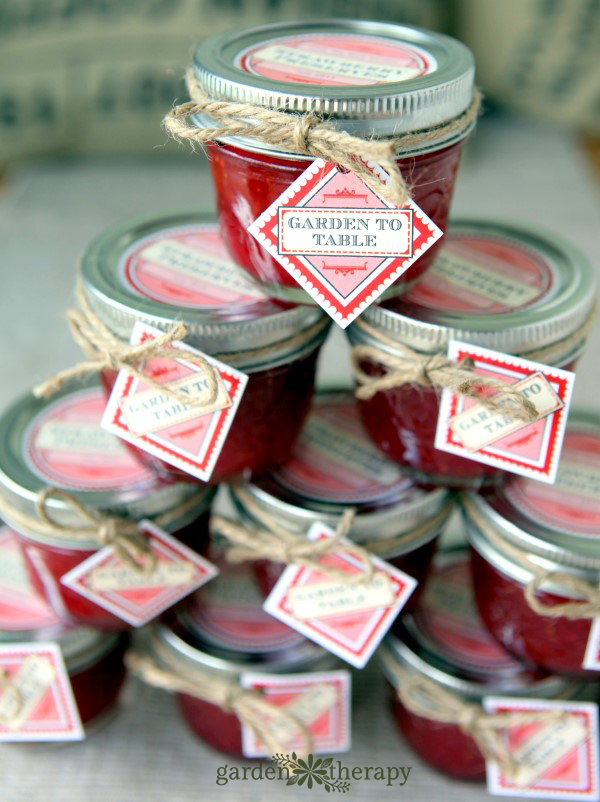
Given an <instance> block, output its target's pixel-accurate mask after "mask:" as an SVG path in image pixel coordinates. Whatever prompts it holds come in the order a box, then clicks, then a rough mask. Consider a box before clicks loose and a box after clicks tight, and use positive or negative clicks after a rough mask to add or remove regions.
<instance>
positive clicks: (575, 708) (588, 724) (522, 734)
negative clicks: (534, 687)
mask: <svg viewBox="0 0 600 802" xmlns="http://www.w3.org/2000/svg"><path fill="white" fill-rule="evenodd" d="M484 708H485V710H486V711H487V712H488V713H490V714H492V715H493V714H496V713H537V712H538V711H548V712H549V713H551V712H552V711H556V712H557V713H560V712H562V713H563V714H564V715H563V716H562V717H560V718H553V719H549V720H548V721H546V722H544V721H540V722H536V723H530V724H527V725H524V726H523V725H521V726H517V727H514V726H513V727H509V728H507V729H506V730H505V731H504V734H503V737H504V740H505V745H506V747H507V749H508V752H509V754H510V756H511V758H512V759H513V762H514V765H515V770H514V772H513V773H512V774H511V776H510V777H508V776H506V775H505V773H504V772H503V771H502V769H501V768H500V766H499V765H498V764H497V763H496V762H494V761H491V760H488V761H487V782H488V791H489V793H490V794H494V795H495V796H510V797H515V796H518V797H531V798H537V799H564V800H577V799H580V800H586V799H587V800H590V799H591V800H599V799H600V784H599V778H598V746H599V744H598V707H597V705H595V704H591V703H587V702H563V701H556V700H542V699H503V698H496V697H494V698H492V697H488V698H486V699H484Z"/></svg>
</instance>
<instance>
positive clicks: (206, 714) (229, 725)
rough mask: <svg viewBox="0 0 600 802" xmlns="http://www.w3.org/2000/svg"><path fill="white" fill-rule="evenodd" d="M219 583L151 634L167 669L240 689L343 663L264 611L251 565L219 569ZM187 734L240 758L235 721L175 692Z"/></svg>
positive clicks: (219, 710) (154, 650) (202, 681)
mask: <svg viewBox="0 0 600 802" xmlns="http://www.w3.org/2000/svg"><path fill="white" fill-rule="evenodd" d="M220 569H221V572H220V574H219V576H218V577H217V578H216V579H215V580H212V581H211V582H209V583H208V584H207V585H205V586H204V587H203V588H201V589H200V590H199V591H198V592H197V593H196V594H195V595H194V596H192V597H190V599H188V600H187V601H186V602H184V603H183V604H182V605H180V606H179V607H177V608H176V609H175V610H173V611H171V613H169V614H168V615H167V616H166V617H165V618H164V620H163V621H162V622H161V623H160V624H157V625H155V626H154V627H153V630H152V636H151V644H150V648H151V651H152V653H153V656H154V658H155V659H156V660H157V662H158V663H159V664H160V665H161V666H162V667H163V668H165V669H168V670H170V671H171V672H173V673H175V674H176V675H178V676H182V677H186V678H187V679H188V680H190V681H192V682H196V683H198V686H199V688H201V687H202V685H203V684H205V683H206V682H208V681H210V678H211V677H214V678H216V679H221V680H224V681H228V682H231V683H233V684H234V685H235V686H237V685H239V683H240V680H241V676H242V674H243V673H244V672H248V671H249V672H258V673H260V674H295V675H301V674H302V673H303V672H308V671H311V672H312V671H327V670H328V669H331V668H334V667H337V666H338V665H339V661H338V660H337V658H335V657H334V656H333V655H331V654H329V653H328V652H325V651H324V650H323V649H321V648H320V647H319V646H316V645H315V644H313V643H312V642H310V641H308V640H306V638H304V637H303V636H302V635H300V634H298V633H297V632H295V631H294V630H292V629H290V628H289V627H287V626H285V625H284V624H282V623H280V622H279V621H277V620H276V619H275V618H273V617H272V616H270V615H268V614H267V613H265V612H264V611H263V610H262V596H261V594H260V592H259V590H258V588H257V586H256V581H255V578H254V575H253V573H252V572H251V571H250V569H249V566H248V565H247V564H243V563H242V564H239V565H230V564H229V563H225V562H222V564H221V565H220ZM177 701H178V705H179V708H180V710H181V714H182V716H183V718H184V720H185V721H186V723H187V725H188V726H189V728H190V730H191V731H192V732H193V733H194V734H195V735H196V736H197V737H198V738H200V739H201V740H202V741H204V742H205V743H207V744H208V745H209V746H211V747H212V748H213V749H217V750H219V751H221V752H225V753H227V754H230V755H233V756H236V757H243V755H244V752H243V749H242V726H241V723H240V720H239V719H238V717H237V715H236V714H235V713H233V712H231V711H228V710H224V709H223V708H222V707H220V706H219V705H218V704H216V703H213V702H212V701H209V700H207V699H204V698H199V697H198V696H194V695H191V694H188V693H178V694H177Z"/></svg>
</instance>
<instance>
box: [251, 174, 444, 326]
mask: <svg viewBox="0 0 600 802" xmlns="http://www.w3.org/2000/svg"><path fill="white" fill-rule="evenodd" d="M368 166H369V168H370V169H371V170H372V171H373V173H374V174H376V175H378V176H380V177H382V178H383V179H384V180H385V179H386V178H387V174H386V173H385V172H384V171H383V170H382V169H381V167H379V165H377V164H375V163H373V162H368ZM338 175H343V173H342V172H341V171H340V170H338V168H337V167H336V165H334V164H332V163H331V162H326V161H324V160H323V159H316V160H315V161H314V162H313V163H312V164H311V165H310V166H309V167H308V168H307V169H306V170H305V171H304V172H303V173H302V175H301V176H299V177H298V178H297V179H296V181H294V183H293V184H291V185H290V186H289V187H288V189H287V190H286V191H285V192H283V193H282V194H281V195H280V196H279V197H278V198H277V200H275V201H274V202H273V203H272V204H271V205H270V206H269V208H268V209H266V210H265V211H264V212H263V213H262V214H261V215H260V217H258V218H257V219H256V220H255V221H254V222H253V223H252V224H251V225H250V226H248V231H249V233H250V234H252V236H253V237H255V239H256V240H257V241H258V242H259V243H260V244H261V245H262V246H263V247H264V248H265V249H266V250H267V251H268V252H269V254H270V255H271V256H272V257H273V258H274V259H275V260H276V261H277V262H279V264H281V266H282V267H283V268H284V269H285V270H286V271H287V272H288V273H289V274H290V275H291V276H292V277H293V278H294V279H295V281H297V282H298V284H299V285H300V286H301V287H302V288H303V289H304V290H305V291H306V292H307V293H308V294H309V295H310V296H311V298H313V299H314V300H315V301H316V302H317V303H318V304H319V305H320V306H321V307H322V308H323V309H324V310H325V312H327V314H328V315H330V316H331V317H332V318H333V320H334V321H335V322H336V323H337V324H338V326H340V327H341V328H343V329H345V328H346V326H348V325H349V324H350V323H352V321H353V320H355V319H356V318H357V317H358V315H360V314H361V312H364V310H365V309H366V308H367V307H368V306H369V305H370V304H371V303H373V301H375V300H376V299H377V298H378V297H379V296H380V295H381V294H382V293H383V292H384V291H385V290H386V289H387V288H388V287H389V286H390V285H391V284H393V283H394V281H396V279H397V278H399V277H400V276H401V275H402V274H403V273H405V272H406V270H408V268H409V267H410V266H411V265H412V264H413V263H414V262H415V261H416V260H417V259H418V258H419V257H420V256H422V255H423V254H424V253H425V251H427V250H428V249H429V248H431V246H432V245H434V244H435V243H436V242H437V240H438V239H440V237H441V236H443V232H442V231H441V230H440V229H439V228H438V227H437V226H436V225H435V223H434V222H433V221H432V220H430V219H429V217H427V215H426V214H425V213H424V212H423V210H422V209H420V208H419V207H418V206H417V205H416V204H415V203H414V202H413V201H409V202H408V203H406V204H405V205H404V206H403V207H401V208H399V207H396V206H394V205H393V204H391V203H389V202H388V201H386V200H385V198H382V197H381V196H380V195H379V194H378V193H377V192H375V191H374V190H372V189H371V188H370V187H367V186H366V184H364V183H363V182H362V181H361V182H360V183H361V184H362V186H364V187H365V193H366V194H365V195H362V194H361V193H360V192H359V193H355V194H356V202H355V205H351V204H352V203H353V200H352V199H349V198H348V196H346V197H345V199H344V203H343V209H340V210H339V211H341V212H342V211H343V213H344V215H345V216H347V212H348V210H352V209H357V210H361V212H362V217H364V216H365V215H364V212H365V210H368V211H369V212H370V213H372V212H374V211H378V212H380V213H381V215H384V216H386V217H390V216H395V217H398V218H402V219H403V221H404V226H405V229H406V231H407V235H406V236H408V244H407V243H406V242H404V243H403V244H402V243H400V240H401V239H406V236H405V237H403V238H399V243H400V246H401V247H400V250H399V252H398V254H393V255H389V251H386V253H387V254H388V255H381V256H379V257H377V256H376V257H373V256H370V255H369V254H368V253H367V255H366V258H368V259H371V260H374V261H376V260H377V258H380V260H381V261H380V262H379V264H377V265H373V266H372V268H371V270H370V271H369V272H368V274H367V277H366V279H365V280H364V281H362V282H361V283H360V284H358V285H357V286H356V288H355V289H353V290H351V291H350V292H349V293H348V294H347V295H346V296H344V295H342V294H341V293H339V292H338V291H336V288H335V287H334V286H333V284H330V283H328V282H327V281H326V280H325V278H324V277H323V275H322V274H321V273H320V272H319V270H318V269H317V268H315V266H314V265H313V264H312V263H311V262H310V261H309V260H308V258H307V256H310V255H312V252H311V254H307V252H306V249H305V250H304V252H303V254H300V253H298V254H294V253H289V252H287V253H285V254H284V253H282V250H283V248H282V243H281V242H280V233H279V220H280V219H281V214H282V209H286V208H289V207H292V208H297V209H299V210H300V209H304V208H305V207H306V205H307V204H308V202H309V201H312V200H314V199H315V197H316V196H317V195H318V194H320V193H322V192H323V190H324V189H325V188H326V185H327V184H329V183H330V182H331V181H332V180H333V179H334V178H336V177H337V176H338ZM353 180H354V181H357V180H358V179H356V176H354V177H353ZM369 195H370V196H374V198H375V199H376V201H377V206H376V207H375V208H373V207H372V206H371V207H369V206H368V205H367V201H366V198H367V197H368V196H369ZM330 197H331V204H332V205H331V206H326V205H323V206H322V207H321V206H312V205H311V207H310V209H311V211H313V210H314V211H315V212H318V211H322V212H323V214H331V213H332V211H335V210H336V208H337V207H336V201H337V200H338V198H339V197H340V196H339V195H337V194H336V193H333V194H332V195H331V196H330ZM389 210H393V212H394V215H390V211H389ZM386 242H388V244H389V238H387V239H386ZM366 247H367V246H366V245H362V246H359V245H350V246H347V247H345V248H344V251H343V255H344V256H346V257H349V258H352V259H354V258H357V257H360V258H365V253H366V251H365V248H366ZM361 248H362V250H361ZM372 250H373V249H372ZM373 252H375V251H373ZM317 253H318V254H322V253H323V251H322V250H318V249H315V254H317ZM382 253H383V252H382ZM329 254H330V256H332V257H334V258H335V257H339V256H341V255H342V251H341V250H339V249H337V250H336V252H333V251H330V252H329ZM337 265H338V266H339V263H337ZM352 266H354V267H356V265H354V264H353V265H352ZM343 269H349V268H343ZM359 269H361V270H362V269H364V268H359Z"/></svg>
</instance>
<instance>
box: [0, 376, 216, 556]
mask: <svg viewBox="0 0 600 802" xmlns="http://www.w3.org/2000/svg"><path fill="white" fill-rule="evenodd" d="M105 405H106V398H105V395H104V392H103V390H102V388H101V387H100V385H99V384H98V383H97V381H96V379H92V378H90V379H87V380H86V381H85V382H77V383H76V384H75V383H68V384H66V385H65V386H64V387H63V388H62V389H61V390H60V391H59V392H58V393H56V395H54V396H53V397H52V398H51V399H49V400H43V399H38V398H36V397H35V396H34V395H33V394H31V393H29V394H27V395H25V396H22V397H21V398H19V399H18V400H17V401H16V402H15V403H13V405H12V406H10V407H9V408H8V409H7V410H5V411H4V413H3V414H2V415H0V497H2V498H4V499H5V501H6V502H7V503H8V504H9V505H11V506H13V507H15V509H16V510H18V511H19V512H21V513H24V514H26V515H29V516H35V514H36V498H37V494H38V493H39V492H40V491H41V490H43V489H44V488H45V487H48V486H52V487H58V488H61V489H64V490H66V491H68V492H69V493H72V494H73V495H74V496H75V497H76V498H77V499H78V500H79V501H80V502H82V503H83V504H85V505H87V506H90V507H92V508H95V509H99V510H102V511H103V512H105V513H106V514H109V515H120V516H123V517H129V518H133V519H135V520H140V519H142V518H152V517H155V516H157V515H159V514H161V513H166V512H168V511H169V510H173V509H175V508H176V507H177V506H179V505H180V504H182V503H183V502H184V501H186V500H187V499H191V497H192V496H197V497H198V504H197V506H196V505H194V506H193V508H191V509H190V510H189V511H188V512H187V513H186V516H185V521H184V520H183V519H182V520H181V521H179V520H178V521H176V522H174V523H173V527H166V528H178V527H179V526H183V525H184V523H189V522H191V521H192V520H194V518H196V517H197V516H198V515H200V514H201V513H202V512H203V511H204V510H205V509H207V508H208V506H209V505H210V502H211V500H212V498H213V496H214V493H215V490H214V489H213V488H206V489H204V490H202V489H201V487H200V486H199V485H198V483H197V482H185V481H172V482H166V481H164V480H161V479H159V478H158V477H157V476H156V475H155V474H154V473H153V472H152V471H150V470H149V469H147V468H145V467H143V466H141V465H140V463H139V462H138V461H137V460H136V459H135V457H134V456H133V454H132V453H131V452H130V451H129V449H128V448H127V446H126V445H125V444H124V443H123V442H122V441H121V440H120V439H119V438H117V437H115V436H114V435H112V434H110V433H109V432H106V431H105V430H104V429H101V428H100V420H101V417H102V414H103V411H104V407H105ZM48 508H49V510H50V511H51V516H52V518H53V519H55V520H56V521H57V522H58V523H61V524H64V525H66V526H69V525H70V526H76V525H81V518H80V516H79V515H78V514H77V513H76V512H75V511H74V510H73V509H72V508H71V507H70V506H69V505H68V504H67V503H66V502H65V501H62V500H60V499H58V498H51V499H49V501H48ZM8 523H13V524H14V525H15V526H16V522H11V521H8ZM176 524H177V526H176ZM16 528H17V529H18V528H19V527H16ZM22 534H24V535H29V536H32V537H34V538H35V539H36V540H44V541H46V542H52V543H55V544H56V545H60V546H62V547H65V548H72V549H83V550H90V549H96V548H98V543H97V542H96V541H94V540H93V539H90V540H84V539H82V538H77V539H73V538H68V537H67V536H66V535H65V537H64V538H63V537H61V538H60V541H58V542H57V538H56V536H51V535H48V534H44V532H43V529H40V531H39V532H33V531H27V532H23V533H22Z"/></svg>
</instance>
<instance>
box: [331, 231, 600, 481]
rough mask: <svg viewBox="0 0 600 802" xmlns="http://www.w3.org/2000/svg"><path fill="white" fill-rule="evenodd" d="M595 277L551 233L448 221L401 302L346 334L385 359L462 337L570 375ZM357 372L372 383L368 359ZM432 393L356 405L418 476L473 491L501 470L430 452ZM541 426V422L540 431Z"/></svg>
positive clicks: (407, 391) (392, 395)
mask: <svg viewBox="0 0 600 802" xmlns="http://www.w3.org/2000/svg"><path fill="white" fill-rule="evenodd" d="M595 286H596V283H595V276H594V272H593V270H592V267H591V265H590V264H589V263H588V262H587V261H586V259H585V258H584V257H583V255H582V254H581V253H580V252H579V251H577V250H576V249H575V248H573V247H572V246H571V245H569V244H568V243H566V242H564V241H563V240H560V239H558V238H557V237H555V236H554V234H550V233H548V232H544V231H537V230H534V229H531V228H529V227H528V228H522V227H520V226H518V225H516V224H515V225H513V224H511V223H492V222H486V221H475V220H470V221H462V222H456V223H453V224H452V226H451V227H450V232H449V234H448V236H447V237H446V238H445V243H444V246H443V248H442V250H441V252H440V254H439V256H438V258H437V259H436V262H435V264H434V265H433V266H432V268H431V270H430V271H429V272H428V273H427V275H426V276H424V277H423V279H422V280H421V281H419V282H418V283H417V284H416V285H415V287H414V288H413V289H411V290H410V292H409V293H408V294H407V295H406V296H404V297H403V298H402V299H398V300H393V301H388V302H386V303H385V305H382V306H377V307H376V306H374V305H373V306H371V307H369V308H368V309H367V310H365V312H364V313H363V314H362V315H361V318H360V319H359V320H357V321H356V322H355V323H354V324H353V325H351V326H349V327H348V329H347V330H346V331H347V334H348V337H349V339H350V342H351V343H352V345H370V346H375V347H376V348H378V349H380V350H381V351H382V352H384V353H386V354H389V355H391V356H392V357H394V356H396V357H398V356H400V353H399V351H397V350H395V344H396V343H397V345H398V348H402V347H408V348H410V349H411V350H413V351H414V352H416V354H417V356H423V358H424V359H425V358H426V357H428V356H434V355H445V354H446V353H447V348H448V344H449V342H450V341H451V340H461V341H463V342H467V343H471V344H474V345H480V346H484V347H486V348H491V349H494V350H498V351H501V352H503V353H508V354H516V355H518V356H522V357H525V358H531V359H533V360H536V361H540V362H542V363H544V364H548V365H552V366H555V367H565V368H573V366H574V363H575V360H576V359H577V357H578V356H579V355H580V354H581V352H582V350H583V348H584V346H585V343H586V339H587V334H588V333H589V332H588V326H587V324H588V323H589V319H590V316H591V313H592V307H593V305H594V297H595ZM360 367H361V369H362V370H363V371H364V372H365V373H366V374H368V375H369V376H373V377H378V376H383V375H385V373H386V368H385V367H384V366H383V365H382V364H380V363H378V362H376V361H372V360H371V359H365V360H361V362H360ZM439 395H440V392H439V389H438V388H436V387H434V386H432V385H430V384H429V385H427V386H425V385H422V384H416V383H412V382H407V383H404V384H398V385H397V386H394V387H392V388H390V389H387V390H383V391H380V392H377V393H375V394H374V395H373V396H372V397H371V398H369V399H368V400H360V401H359V406H360V410H361V415H362V419H363V422H364V424H365V426H366V429H367V431H368V432H369V434H370V436H371V437H372V439H373V441H374V442H375V443H376V444H377V445H378V446H379V448H381V449H382V451H384V453H386V454H387V455H388V456H389V457H390V458H392V459H395V460H397V461H398V462H399V463H401V464H402V465H403V466H404V467H405V468H406V469H407V470H410V471H412V472H413V473H414V474H415V475H416V476H417V477H418V478H420V479H421V480H424V481H431V482H433V483H434V484H445V485H449V486H455V487H478V486H480V485H481V484H485V483H491V482H493V481H494V480H497V479H499V478H500V477H501V475H502V473H503V472H502V471H500V470H499V469H498V468H493V467H490V466H487V465H483V464H481V463H479V462H474V461H472V460H469V459H466V458H464V457H459V456H456V455H454V454H448V453H446V452H445V451H440V450H438V449H436V448H435V446H434V442H435V431H436V426H437V419H438V413H439ZM540 425H542V424H540Z"/></svg>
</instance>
